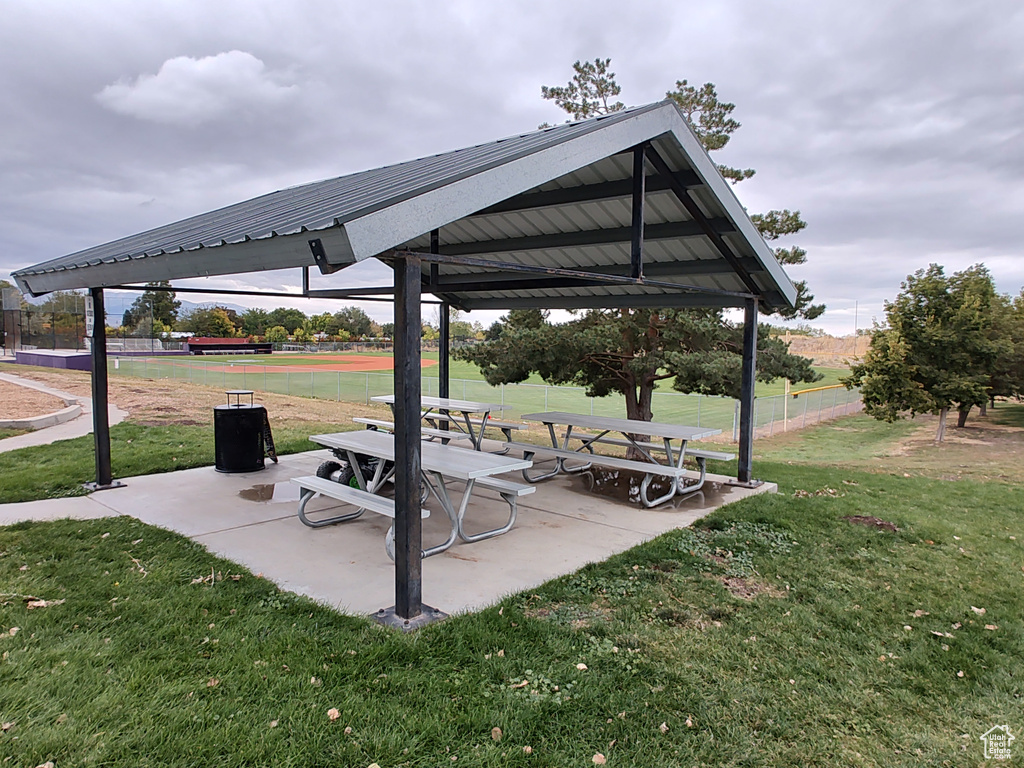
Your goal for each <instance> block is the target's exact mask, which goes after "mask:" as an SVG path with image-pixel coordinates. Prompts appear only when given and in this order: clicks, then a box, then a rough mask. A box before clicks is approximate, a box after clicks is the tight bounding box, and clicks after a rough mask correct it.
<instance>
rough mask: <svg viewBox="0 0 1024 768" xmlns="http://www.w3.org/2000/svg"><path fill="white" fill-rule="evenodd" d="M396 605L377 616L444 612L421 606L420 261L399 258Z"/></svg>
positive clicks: (412, 619)
mask: <svg viewBox="0 0 1024 768" xmlns="http://www.w3.org/2000/svg"><path fill="white" fill-rule="evenodd" d="M393 266H394V270H395V405H394V417H395V476H394V477H395V604H394V606H392V607H391V608H382V609H381V610H380V611H378V612H377V613H376V614H374V618H375V619H376V620H377V621H379V622H380V623H382V624H385V625H387V626H393V627H398V628H400V629H403V630H406V631H410V630H413V629H417V628H419V627H421V626H423V625H424V624H428V623H430V622H432V621H436V620H437V619H441V618H444V616H445V614H443V613H441V612H440V611H437V610H435V609H433V608H431V607H429V606H426V605H423V600H422V596H423V530H422V521H421V520H420V481H421V478H422V472H421V468H422V464H421V462H420V406H421V402H420V376H421V371H420V336H421V334H422V330H423V326H422V324H421V322H422V321H421V317H420V279H421V277H422V272H421V264H420V260H419V259H418V258H417V257H416V255H415V254H409V255H407V256H406V257H404V258H399V259H395V261H394V264H393Z"/></svg>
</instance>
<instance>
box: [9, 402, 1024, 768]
mask: <svg viewBox="0 0 1024 768" xmlns="http://www.w3.org/2000/svg"><path fill="white" fill-rule="evenodd" d="M1022 414H1024V408H1022V407H1020V406H1017V407H1002V406H1001V408H1000V414H999V417H1000V418H1001V419H1003V420H1005V421H1007V422H1010V423H1019V420H1020V419H1021V417H1022ZM845 424H846V422H845V421H843V422H839V423H838V426H839V427H840V429H837V428H836V426H837V425H825V426H822V427H819V428H816V429H812V430H808V431H807V432H806V433H805V434H806V435H807V436H808V441H809V442H810V443H812V444H813V446H814V447H813V454H814V455H817V456H818V457H819V459H820V461H821V462H822V463H821V464H816V463H813V461H814V458H813V455H811V454H808V455H804V456H795V455H793V454H791V453H790V454H786V453H785V451H790V450H791V449H790V448H788V447H785V446H783V448H780V449H778V450H777V449H776V448H774V447H773V443H772V442H766V443H764V444H762V446H761V448H760V450H761V453H762V454H763V455H764V457H765V458H762V459H761V460H760V461H759V462H758V464H757V472H758V474H759V475H760V476H764V477H770V478H772V479H773V480H776V481H778V482H779V485H780V493H779V494H778V495H772V496H765V495H762V496H757V497H753V498H750V499H747V500H745V501H743V502H740V503H738V504H734V505H731V506H728V507H725V508H723V509H721V510H719V511H718V512H716V513H715V514H713V515H712V516H710V517H709V518H706V519H705V520H703V521H701V523H700V525H699V527H696V528H693V529H684V530H680V531H675V532H672V533H669V534H666V535H664V536H661V537H659V538H657V539H655V540H653V541H651V542H649V543H647V544H645V545H642V546H640V547H637V548H635V549H633V550H631V551H629V552H627V553H625V554H623V555H620V556H617V557H614V558H612V559H610V560H608V561H607V562H604V563H598V564H594V565H591V566H588V567H586V568H584V569H582V570H581V571H579V572H577V573H575V574H572V575H569V576H566V577H564V578H561V579H557V580H555V581H552V582H549V583H547V584H545V585H543V586H542V587H540V588H538V589H536V590H530V591H528V592H524V593H521V594H517V595H512V596H510V597H508V598H506V599H505V600H504V601H502V603H501V604H500V605H497V606H494V607H493V608H489V609H486V610H484V611H481V612H479V613H474V614H470V615H464V616H459V617H455V618H452V619H449V620H447V621H445V622H443V623H440V624H436V625H433V626H430V627H428V628H426V629H425V630H423V631H421V632H419V633H418V634H415V635H412V636H405V635H401V634H397V633H394V632H391V631H386V630H383V629H380V628H378V627H376V626H375V625H373V624H372V623H371V622H369V621H368V620H364V619H361V618H350V617H344V616H341V615H339V614H337V613H335V612H334V611H332V610H330V609H329V608H326V607H323V606H320V605H317V604H314V603H312V602H310V601H308V600H305V599H303V598H299V597H296V596H294V595H292V594H289V593H284V592H281V591H279V590H277V589H276V588H275V587H274V585H272V584H270V583H268V582H266V581H264V580H262V579H260V578H257V577H254V576H252V575H251V574H250V573H249V572H248V571H246V570H245V569H244V568H241V567H239V566H236V565H233V564H231V563H229V562H226V561H223V560H220V559H218V558H215V557H213V556H212V555H210V554H209V553H207V552H206V551H205V550H203V549H202V548H201V547H200V546H199V545H197V544H194V543H192V542H190V541H188V540H186V539H183V538H181V537H179V536H177V535H175V534H171V533H168V532H164V531H161V530H158V529H155V528H151V527H148V526H145V525H143V524H141V523H137V522H134V521H132V520H129V519H124V518H119V519H114V520H99V521H89V522H76V521H61V522H56V523H39V524H22V525H17V526H12V527H8V528H5V529H0V592H2V593H3V596H2V598H0V650H2V654H3V655H2V661H0V670H2V673H3V683H4V684H3V685H2V686H0V721H2V722H3V723H4V725H3V731H2V732H0V760H4V759H7V758H10V760H11V763H12V764H13V765H28V766H33V765H38V764H41V763H43V762H44V761H46V760H52V761H54V762H55V764H56V765H57V766H63V765H79V764H99V765H161V766H163V765H169V766H177V765H180V766H191V765H219V766H221V765H223V766H243V765H275V766H277V765H287V766H292V765H294V766H368V765H370V764H371V763H376V764H378V765H379V766H381V767H382V768H388V767H389V766H439V765H448V764H457V765H471V766H530V765H536V766H574V765H575V766H590V765H594V764H595V763H594V757H595V755H597V754H601V755H603V756H604V757H605V759H606V761H607V764H608V765H612V766H614V765H620V766H690V765H709V766H711V765H715V766H717V765H735V766H747V765H750V766H754V765H772V766H794V767H796V766H800V767H803V766H835V765H857V766H896V765H915V766H916V765H977V764H979V763H981V762H982V755H981V742H980V741H979V739H978V737H979V736H980V735H981V734H982V733H984V732H985V731H987V730H988V729H989V728H990V727H992V726H993V725H995V724H1003V723H1009V724H1010V727H1011V729H1013V730H1014V732H1015V733H1016V731H1017V729H1018V728H1019V727H1020V723H1021V714H1022V712H1024V709H1022V706H1021V698H1020V697H1021V683H1020V681H1021V679H1022V677H1024V619H1022V611H1021V598H1020V595H1021V592H1022V588H1024V571H1022V566H1024V525H1022V519H1021V513H1020V510H1021V509H1024V490H1022V489H1021V486H1020V479H1021V478H1020V476H1019V475H1020V473H1019V471H1018V472H1017V476H1015V477H1014V478H1012V479H1011V480H1010V481H1007V482H985V483H981V482H975V481H972V480H964V481H960V482H947V481H943V480H938V479H932V478H927V477H919V476H912V477H905V476H904V475H903V473H902V472H901V471H900V470H901V467H900V465H899V459H898V457H897V458H895V459H894V460H893V462H892V463H891V464H890V465H888V466H887V467H886V471H880V472H867V471H858V470H853V469H849V468H846V467H844V466H843V465H842V464H841V463H840V462H839V461H837V459H840V458H841V457H842V456H843V455H844V453H847V452H849V450H850V449H851V446H852V445H853V444H854V443H855V442H857V441H858V438H856V437H851V435H850V433H849V432H848V431H846V430H845V429H843V428H842V427H844V425H845ZM903 428H904V427H903V425H897V426H896V427H889V426H888V425H878V426H877V430H876V431H869V430H867V429H861V428H860V427H858V429H859V430H860V433H861V435H862V437H863V436H867V437H868V438H869V442H871V443H873V445H874V447H873V448H866V449H865V450H875V451H882V452H884V451H885V450H886V446H887V445H888V446H889V447H891V446H892V445H894V444H895V443H896V442H897V441H899V440H900V439H901V438H902V437H903V436H904V435H905V433H904V432H902V431H901V430H902V429H903ZM886 430H889V431H888V432H887V431H886ZM788 437H790V436H788ZM1018 438H1019V433H1018ZM787 439H788V438H787ZM780 445H781V442H780ZM976 450H977V451H979V452H980V451H983V450H984V449H983V448H977V449H976ZM854 515H860V516H876V517H878V518H880V519H882V520H884V521H888V522H892V523H894V524H895V525H896V526H897V528H898V529H897V530H896V531H895V532H892V531H888V530H884V529H876V528H873V527H867V526H864V525H853V524H851V523H849V522H848V521H846V520H844V519H843V518H844V517H846V516H854ZM211 575H212V577H213V578H212V579H211V578H208V577H210V576H211ZM236 577H237V579H236ZM30 598H35V599H38V600H43V601H63V602H59V603H58V602H54V603H53V604H49V605H47V606H45V607H39V608H35V609H31V610H30V609H28V605H29V603H28V600H29V599H30ZM15 628H17V631H14V629H15ZM332 709H336V710H337V715H338V716H337V719H332V718H331V716H330V714H331V710H332ZM494 728H500V729H501V733H500V740H497V739H496V738H495V737H496V736H498V735H499V734H498V733H497V732H495V731H493V730H492V729H494Z"/></svg>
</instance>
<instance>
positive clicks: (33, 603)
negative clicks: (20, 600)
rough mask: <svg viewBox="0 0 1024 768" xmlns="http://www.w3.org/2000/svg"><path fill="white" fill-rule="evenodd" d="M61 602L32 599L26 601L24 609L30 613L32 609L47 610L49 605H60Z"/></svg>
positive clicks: (62, 600)
mask: <svg viewBox="0 0 1024 768" xmlns="http://www.w3.org/2000/svg"><path fill="white" fill-rule="evenodd" d="M63 602H64V599H63V598H61V599H60V600H40V599H39V598H37V597H33V598H30V599H28V600H26V602H25V607H26V608H28V609H29V610H30V611H31V610H32V609H33V608H49V607H50V606H51V605H60V604H61V603H63Z"/></svg>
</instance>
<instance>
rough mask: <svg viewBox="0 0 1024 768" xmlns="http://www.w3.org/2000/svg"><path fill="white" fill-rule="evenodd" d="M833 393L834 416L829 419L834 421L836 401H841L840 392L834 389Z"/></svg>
mask: <svg viewBox="0 0 1024 768" xmlns="http://www.w3.org/2000/svg"><path fill="white" fill-rule="evenodd" d="M832 393H833V394H832V415H831V416H830V417H829V418H832V419H834V418H835V417H836V400H838V399H839V390H838V389H833V390H832Z"/></svg>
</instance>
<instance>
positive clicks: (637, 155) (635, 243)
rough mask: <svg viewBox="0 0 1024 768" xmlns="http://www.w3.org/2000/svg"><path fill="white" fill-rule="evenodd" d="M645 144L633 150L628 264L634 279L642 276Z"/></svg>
mask: <svg viewBox="0 0 1024 768" xmlns="http://www.w3.org/2000/svg"><path fill="white" fill-rule="evenodd" d="M646 150H647V145H646V144H641V145H640V146H639V147H637V148H636V149H634V150H633V195H632V199H631V206H632V213H633V215H632V221H631V222H630V232H631V234H630V244H629V265H630V270H629V271H630V275H632V277H633V279H634V280H640V279H642V278H643V276H644V171H645V163H644V158H645V154H646Z"/></svg>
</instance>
